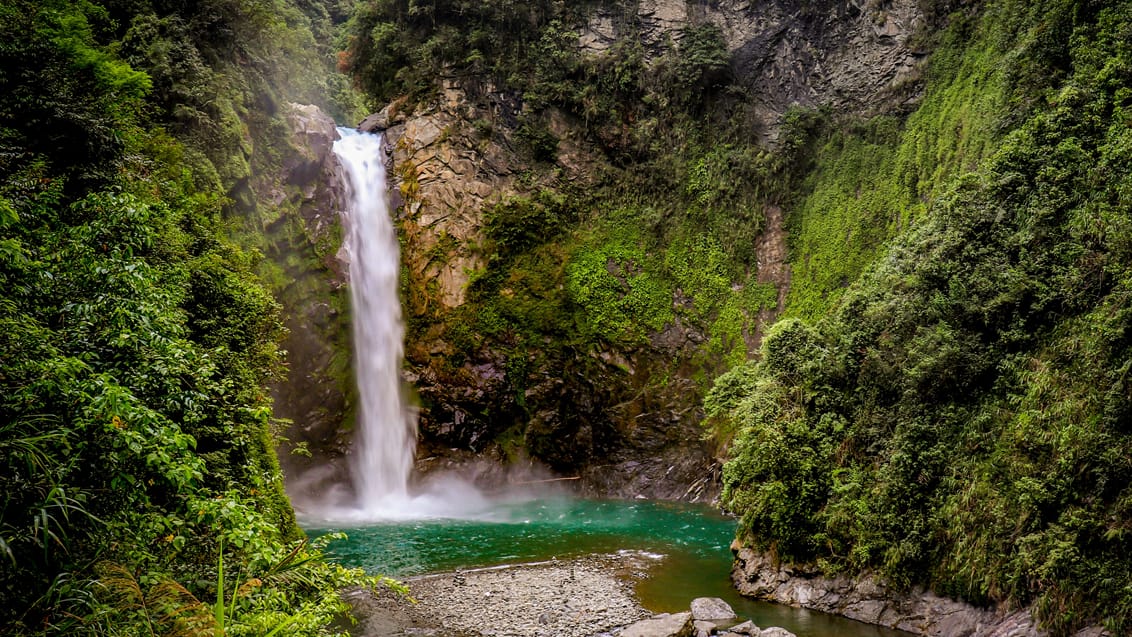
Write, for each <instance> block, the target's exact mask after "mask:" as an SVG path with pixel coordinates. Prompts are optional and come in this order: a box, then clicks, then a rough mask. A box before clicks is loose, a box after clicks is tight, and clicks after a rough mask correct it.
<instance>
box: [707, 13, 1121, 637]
mask: <svg viewBox="0 0 1132 637" xmlns="http://www.w3.org/2000/svg"><path fill="white" fill-rule="evenodd" d="M1129 42H1132V4H1129V3H1127V2H1119V3H1093V2H1073V1H1050V2H1040V3H1032V2H1028V3H1022V2H1014V1H1011V0H1001V1H998V2H988V3H987V6H986V7H984V8H983V9H982V11H981V12H979V13H978V14H970V15H967V16H964V17H959V16H956V17H955V19H954V20H953V23H952V26H951V32H950V33H949V34H948V35H947V36H946V37H945V38H944V39H943V41H942V43H941V48H940V49H939V50H938V51H937V52H936V54H935V56H934V57H933V62H932V71H931V75H930V80H931V83H930V84H929V88H928V92H927V95H926V96H925V98H924V102H923V104H922V105H921V107H920V110H919V111H918V112H917V113H916V114H915V115H913V116H912V117H911V118H910V119H909V120H908V121H907V122H906V123H905V125H904V126H903V128H902V129H901V128H900V127H899V126H897V125H894V123H893V122H890V121H888V120H887V119H879V120H874V121H872V122H869V123H868V124H866V125H864V126H856V127H852V128H849V129H842V130H839V131H838V132H835V133H832V134H831V135H830V137H829V141H828V142H826V145H825V147H824V148H823V149H822V150H821V151H820V152H819V155H818V160H817V169H816V170H815V172H814V174H812V175H811V178H810V179H811V190H810V194H809V195H808V199H807V200H806V201H805V203H804V204H803V205H802V206H801V207H799V208H798V209H797V210H796V211H795V214H796V215H797V217H796V219H795V221H794V226H793V227H794V229H795V232H796V233H797V234H796V235H795V238H794V246H795V249H796V250H801V251H804V252H806V253H807V254H810V255H811V256H812V257H813V258H811V259H810V261H809V265H808V266H803V265H802V264H801V263H799V262H798V261H796V266H795V268H796V269H795V273H796V274H800V275H801V276H799V277H796V278H795V283H796V284H798V287H797V288H795V290H794V291H793V292H792V294H793V295H794V296H792V297H791V303H792V305H791V308H790V309H791V311H792V312H793V314H794V315H796V316H799V317H804V318H806V319H807V321H802V320H797V319H788V320H784V321H783V322H781V323H779V324H778V325H777V326H776V327H775V328H774V330H773V332H772V333H771V334H770V335H769V336H768V337H767V339H766V341H765V343H764V347H763V351H762V358H761V360H760V361H759V362H757V363H751V364H748V365H746V366H742V367H740V368H737V369H735V370H733V371H732V372H730V373H729V374H728V375H727V376H725V377H724V378H723V379H721V380H720V382H718V383H717V384H716V388H715V390H714V392H713V394H712V395H711V396H710V397H709V400H708V403H707V406H708V408H709V410H710V411H711V412H712V413H713V414H715V415H716V416H717V417H722V418H723V419H724V420H727V421H729V423H730V426H731V427H733V428H736V429H737V430H738V435H737V439H736V443H735V446H734V449H733V454H734V459H733V460H732V461H731V462H730V463H729V464H728V465H727V467H726V470H725V476H724V482H725V493H724V499H725V502H726V503H727V505H728V506H729V507H731V508H732V509H734V510H735V511H737V512H739V513H741V514H742V529H743V531H742V532H743V535H744V537H745V538H746V540H747V541H748V542H751V543H753V544H754V545H756V546H759V547H762V548H765V549H768V550H771V551H774V552H775V553H777V554H778V555H779V556H780V557H782V558H783V559H787V560H796V561H804V562H816V563H818V564H820V565H822V566H823V567H824V568H826V569H828V570H829V571H831V572H846V571H848V572H859V571H861V570H873V571H876V572H879V573H881V574H883V575H884V576H885V577H886V578H887V579H889V580H890V581H892V582H895V583H897V584H903V585H912V584H930V585H931V586H932V587H933V588H935V589H936V590H938V591H940V592H943V593H946V594H950V595H954V596H957V597H960V598H964V599H968V600H971V601H974V602H977V603H989V602H998V603H1007V604H1016V605H1017V604H1021V605H1027V604H1033V605H1034V607H1035V609H1036V612H1037V615H1038V617H1039V618H1040V619H1041V620H1042V621H1043V622H1044V623H1045V624H1046V625H1047V626H1048V627H1049V628H1050V629H1051V630H1052V631H1053V632H1054V633H1055V634H1066V633H1068V632H1070V631H1072V630H1073V629H1075V628H1077V627H1080V626H1082V625H1085V624H1088V623H1090V622H1095V621H1103V622H1105V623H1106V624H1107V625H1108V626H1109V627H1110V629H1112V630H1113V631H1114V632H1115V633H1116V634H1125V633H1127V632H1128V631H1129V630H1130V629H1132V588H1130V587H1129V585H1128V583H1129V582H1132V559H1130V558H1129V554H1128V552H1127V550H1126V548H1127V546H1128V532H1129V528H1130V525H1132V508H1130V506H1132V487H1130V484H1132V461H1130V458H1132V431H1130V430H1129V426H1128V423H1129V422H1132V421H1130V420H1129V415H1130V413H1132V412H1130V409H1132V386H1130V385H1129V380H1128V368H1129V361H1132V341H1130V340H1129V334H1130V333H1132V332H1130V328H1132V324H1130V323H1129V316H1132V314H1130V312H1132V305H1130V304H1129V301H1130V296H1129V291H1130V288H1129V285H1130V283H1132V281H1130V280H1129V277H1128V272H1129V268H1128V264H1129V263H1130V261H1129V258H1130V257H1132V254H1130V252H1129V248H1130V246H1132V243H1130V242H1132V227H1130V225H1129V212H1128V211H1129V210H1130V207H1129V206H1130V204H1132V201H1130V199H1129V196H1130V193H1132V190H1130V189H1129V185H1130V184H1132V171H1130V166H1132V164H1130V163H1129V149H1130V148H1132V127H1130V126H1129V115H1128V109H1129V98H1130V96H1132V89H1130V88H1129V87H1130V81H1132V52H1130V50H1129V47H1128V43H1129ZM878 173H880V175H879V176H877V174H878ZM822 234H826V237H827V238H828V243H824V242H822V241H821V240H820V239H819V236H820V235H822ZM855 235H856V236H855ZM886 237H893V238H892V239H891V241H889V242H887V243H886V242H885V241H884V238H886ZM841 255H847V256H848V258H845V259H842V260H841V261H840V263H838V262H837V259H838V258H840V257H841ZM874 255H875V256H874ZM800 258H801V255H800V254H798V253H796V254H795V259H798V260H800ZM870 263H871V265H870ZM807 268H808V269H807ZM858 272H863V274H862V275H861V276H860V278H859V280H857V273H858ZM854 280H856V282H855V283H853V284H852V285H849V286H848V287H847V288H846V289H844V290H843V291H842V290H840V289H839V288H840V287H841V285H844V284H847V283H849V282H852V281H854Z"/></svg>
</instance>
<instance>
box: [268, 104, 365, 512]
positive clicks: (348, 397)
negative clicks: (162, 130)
mask: <svg viewBox="0 0 1132 637" xmlns="http://www.w3.org/2000/svg"><path fill="white" fill-rule="evenodd" d="M285 121H286V123H287V126H288V129H289V130H288V133H289V136H288V139H287V140H286V144H285V145H284V148H285V149H286V151H285V152H284V154H283V157H282V160H281V162H280V170H279V172H278V173H277V174H272V175H263V176H261V179H260V180H259V182H258V183H257V188H256V189H257V191H258V192H259V193H260V194H259V198H260V201H262V202H266V203H268V204H269V205H270V207H271V209H274V210H277V211H279V214H278V216H277V217H276V218H275V219H274V220H272V221H271V222H270V223H269V224H268V225H267V226H266V227H265V229H264V232H265V236H266V239H267V243H268V246H267V247H268V250H267V252H268V256H269V257H270V259H271V261H272V263H273V264H274V266H275V268H276V269H277V270H276V273H275V275H274V276H271V277H270V278H271V280H272V282H273V284H274V287H275V290H276V295H277V297H278V298H279V300H280V302H281V304H282V305H283V309H284V322H285V325H286V327H287V330H288V333H287V337H286V340H285V341H284V343H283V349H284V350H285V351H286V365H287V377H286V378H285V379H284V380H283V381H282V382H280V383H278V384H276V386H275V387H274V388H273V395H274V399H275V414H276V416H277V417H279V418H284V419H287V420H289V421H290V423H291V424H290V425H289V426H288V427H287V429H286V431H285V432H284V437H285V438H286V439H287V440H288V441H289V442H288V444H286V445H284V446H283V448H282V449H281V453H280V460H281V464H282V465H283V468H284V473H285V475H286V476H287V478H288V482H289V483H290V484H289V488H288V491H289V493H290V494H291V496H292V498H293V499H296V500H297V501H301V500H302V498H303V497H304V496H305V494H306V491H307V490H308V489H315V488H316V486H317V485H316V483H317V482H318V481H319V480H338V479H341V478H342V477H343V476H344V475H345V473H344V462H343V457H344V454H345V452H346V450H347V448H348V445H349V431H348V425H349V423H350V422H351V418H350V413H351V410H352V403H353V400H352V394H353V389H352V376H351V374H350V354H349V351H350V340H349V335H350V326H349V307H348V303H349V299H348V296H347V295H346V294H345V290H344V289H343V286H344V285H345V284H346V272H347V269H346V267H345V264H344V263H342V262H341V261H340V260H339V259H338V256H337V250H338V246H339V244H340V243H341V239H340V236H341V228H340V225H339V214H340V211H341V210H342V207H343V205H344V204H345V192H344V186H343V184H342V181H341V180H340V179H339V176H338V172H339V170H340V167H339V165H338V161H337V158H336V157H335V155H334V153H333V151H332V146H333V144H334V141H335V140H337V139H338V132H337V130H336V125H335V123H334V120H332V119H331V118H330V117H329V116H328V115H326V114H325V113H323V112H322V111H321V110H319V109H318V107H316V106H310V105H299V104H290V105H288V106H287V111H286V119H285ZM344 425H345V426H344ZM297 445H303V446H306V447H308V448H309V450H310V451H311V452H312V453H313V454H314V455H315V456H316V457H314V458H311V457H308V456H306V455H303V454H292V453H290V451H292V450H293V449H294V448H295V447H296V446H297ZM300 476H303V480H304V482H303V484H302V485H300V484H299V483H298V482H297V480H298V479H299V478H300Z"/></svg>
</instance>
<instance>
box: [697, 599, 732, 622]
mask: <svg viewBox="0 0 1132 637" xmlns="http://www.w3.org/2000/svg"><path fill="white" fill-rule="evenodd" d="M692 618H693V619H696V620H701V621H708V620H717V619H735V611H734V610H732V609H731V605H730V604H728V603H727V602H725V601H723V600H722V599H720V598H718V597H697V598H696V599H694V600H692Z"/></svg>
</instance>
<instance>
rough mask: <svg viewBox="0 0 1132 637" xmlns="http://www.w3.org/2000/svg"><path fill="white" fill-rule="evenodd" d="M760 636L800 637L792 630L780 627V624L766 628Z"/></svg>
mask: <svg viewBox="0 0 1132 637" xmlns="http://www.w3.org/2000/svg"><path fill="white" fill-rule="evenodd" d="M759 637H798V636H797V635H795V634H794V633H792V632H790V631H789V630H786V629H785V628H779V627H778V626H774V627H771V628H764V629H763V631H762V634H760V635H759Z"/></svg>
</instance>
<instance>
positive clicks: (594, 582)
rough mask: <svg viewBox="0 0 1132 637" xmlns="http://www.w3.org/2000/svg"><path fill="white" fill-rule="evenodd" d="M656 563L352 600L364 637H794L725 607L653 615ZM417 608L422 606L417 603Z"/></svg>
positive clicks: (612, 558) (560, 567) (473, 575)
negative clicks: (646, 601)
mask: <svg viewBox="0 0 1132 637" xmlns="http://www.w3.org/2000/svg"><path fill="white" fill-rule="evenodd" d="M651 559H652V557H650V556H649V555H648V554H644V553H637V552H623V553H618V554H615V555H596V556H590V557H585V558H580V559H573V560H564V561H560V560H552V561H549V562H539V563H533V564H518V565H511V566H502V567H497V568H485V569H476V570H468V571H456V572H453V573H442V574H437V575H428V576H423V577H418V578H414V579H410V580H408V581H407V582H406V584H408V586H409V590H410V595H411V597H412V599H411V600H410V599H406V598H404V597H401V596H399V595H397V594H394V593H392V592H389V591H382V592H380V593H378V594H373V593H371V592H368V591H352V592H350V593H348V597H347V598H348V600H349V601H350V603H351V605H352V606H353V607H354V615H355V617H356V618H357V620H358V623H357V624H356V625H354V626H352V627H350V629H349V630H350V633H351V635H353V636H354V637H409V636H419V637H425V636H428V637H433V636H435V637H440V636H444V637H504V636H507V637H544V636H546V637H549V636H552V635H553V636H554V637H693V636H695V637H709V636H711V635H720V636H729V637H743V636H750V637H793V635H792V633H790V632H788V631H786V630H783V629H781V628H768V629H760V628H759V627H757V626H754V625H753V624H751V623H750V622H745V623H742V624H738V625H736V624H737V622H738V618H736V617H735V613H734V612H733V611H732V610H731V608H730V607H729V606H727V604H726V603H724V602H723V601H722V600H718V599H714V598H712V599H697V600H694V601H693V600H689V602H690V607H689V610H688V612H685V613H675V614H665V615H655V616H654V615H652V614H651V613H649V612H648V611H647V610H645V609H644V608H643V607H642V606H641V605H640V602H639V601H638V600H637V599H636V597H635V596H634V594H633V586H634V584H635V582H636V581H638V580H640V579H641V578H644V577H646V575H647V571H648V567H649V563H650V561H651ZM414 600H415V601H414Z"/></svg>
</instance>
